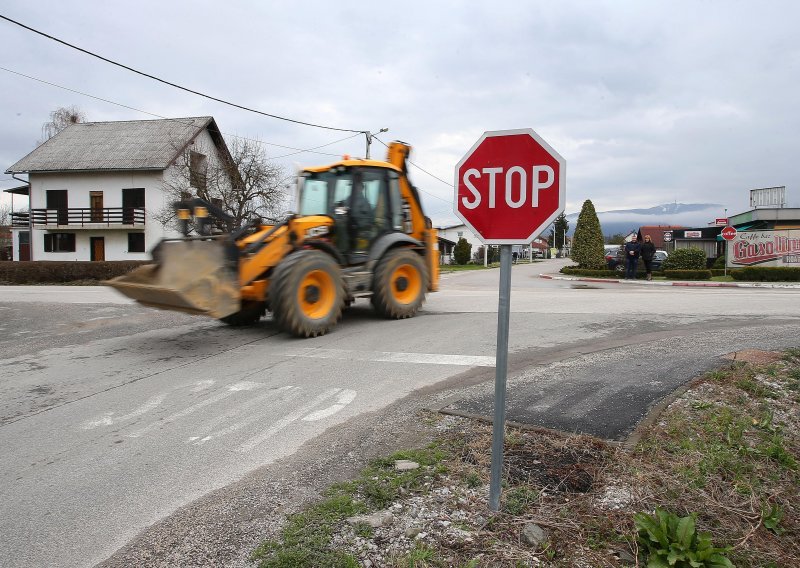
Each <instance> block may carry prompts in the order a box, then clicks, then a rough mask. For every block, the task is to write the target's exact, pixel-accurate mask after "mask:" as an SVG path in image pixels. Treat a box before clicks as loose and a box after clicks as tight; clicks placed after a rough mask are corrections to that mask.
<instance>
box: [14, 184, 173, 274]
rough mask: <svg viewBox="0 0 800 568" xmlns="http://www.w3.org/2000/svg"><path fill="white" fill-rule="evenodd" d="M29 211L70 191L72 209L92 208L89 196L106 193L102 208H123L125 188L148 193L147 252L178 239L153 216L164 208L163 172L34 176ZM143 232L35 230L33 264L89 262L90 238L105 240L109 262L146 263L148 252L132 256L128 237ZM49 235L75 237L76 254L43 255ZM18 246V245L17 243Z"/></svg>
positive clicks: (32, 243) (126, 229) (70, 228)
mask: <svg viewBox="0 0 800 568" xmlns="http://www.w3.org/2000/svg"><path fill="white" fill-rule="evenodd" d="M29 179H30V185H31V189H30V208H31V209H44V208H46V207H47V191H48V190H57V189H65V190H67V192H68V193H67V206H68V207H69V208H89V206H90V201H89V193H90V192H91V191H102V192H103V207H104V208H108V207H122V190H123V189H125V188H139V187H142V188H144V189H145V211H146V219H145V224H144V227H143V229H144V233H145V249H146V250H147V251H150V250H151V249H152V248H153V247H154V246H155V245H156V243H157V242H158V241H159V240H161V239H162V238H164V237H166V236H177V235H178V234H177V232H175V231H171V230H168V229H165V228H164V227H163V226H162V225H161V224H160V223H159V222H158V221H156V220H155V219H154V218H153V215H154V214H155V213H156V212H157V211H159V210H161V209H162V208H163V207H164V206H165V205H167V204H166V203H165V196H164V193H163V191H162V179H163V172H161V171H124V172H74V173H72V172H59V173H31V174H30V176H29ZM141 231H142V228H139V227H137V228H135V229H133V228H119V226H117V228H106V229H104V228H100V227H97V226H96V225H95V226H93V228H91V229H86V228H80V227H78V228H76V227H74V226H61V227H58V228H55V227H50V228H47V229H45V228H43V227H36V228H34V229H33V230H32V231H31V260H90V258H91V255H90V249H89V245H90V238H91V237H99V236H102V237H104V238H105V258H106V260H146V259H148V258H150V255H149V252H144V253H129V252H128V233H129V232H141ZM46 233H75V252H49V253H48V252H44V235H45V234H46ZM15 244H16V243H15Z"/></svg>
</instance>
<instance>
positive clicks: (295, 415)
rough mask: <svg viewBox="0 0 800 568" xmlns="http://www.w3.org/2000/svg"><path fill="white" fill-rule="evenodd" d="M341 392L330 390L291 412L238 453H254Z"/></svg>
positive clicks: (240, 447) (250, 441)
mask: <svg viewBox="0 0 800 568" xmlns="http://www.w3.org/2000/svg"><path fill="white" fill-rule="evenodd" d="M340 391H341V389H329V390H327V391H325V392H323V393H322V394H320V395H319V396H317V397H316V398H314V400H312V401H311V402H309V403H308V404H306V405H304V406H301V407H300V408H298V409H297V410H295V411H294V412H291V413H289V414H287V415H286V416H284V417H283V418H281V419H280V420H277V421H276V422H275V423H274V424H273V425H272V426H270V427H269V428H267V430H265V431H264V432H263V433H261V434H259V435H258V436H255V437H253V438H250V439H249V440H248V441H247V442H245V443H244V444H242V445H241V446H239V448H238V451H239V452H242V453H247V452H251V451H253V450H254V449H255V448H256V447H257V446H259V445H261V444H263V443H264V442H266V441H267V440H268V439H269V438H271V437H272V436H274V435H275V434H277V433H278V432H280V431H281V430H283V429H284V428H286V427H287V426H288V425H289V424H291V423H292V422H294V421H296V420H299V419H300V418H302V417H303V416H305V415H306V414H308V413H309V412H310V411H311V410H312V409H313V408H314V407H315V406H317V405H318V404H321V403H323V402H325V400H326V399H329V398H331V397H333V396H336V394H337V393H338V392H340Z"/></svg>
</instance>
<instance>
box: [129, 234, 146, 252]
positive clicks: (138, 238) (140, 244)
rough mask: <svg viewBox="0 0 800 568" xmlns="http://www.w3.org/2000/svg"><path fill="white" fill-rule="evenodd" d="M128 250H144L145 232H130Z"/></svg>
mask: <svg viewBox="0 0 800 568" xmlns="http://www.w3.org/2000/svg"><path fill="white" fill-rule="evenodd" d="M128 252H144V233H128Z"/></svg>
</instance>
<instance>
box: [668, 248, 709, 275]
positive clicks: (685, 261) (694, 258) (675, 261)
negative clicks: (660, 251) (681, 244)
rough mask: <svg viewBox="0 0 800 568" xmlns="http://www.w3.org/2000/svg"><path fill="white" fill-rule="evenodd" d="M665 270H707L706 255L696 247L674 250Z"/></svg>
mask: <svg viewBox="0 0 800 568" xmlns="http://www.w3.org/2000/svg"><path fill="white" fill-rule="evenodd" d="M663 268H664V270H665V271H667V270H703V269H705V268H706V253H705V252H703V250H702V249H699V248H696V247H690V248H685V249H677V250H674V251H672V252H671V253H670V255H669V256H668V257H667V259H666V260H665V261H664V265H663Z"/></svg>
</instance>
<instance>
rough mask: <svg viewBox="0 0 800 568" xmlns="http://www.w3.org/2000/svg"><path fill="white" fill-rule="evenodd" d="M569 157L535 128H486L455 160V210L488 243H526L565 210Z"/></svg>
mask: <svg viewBox="0 0 800 568" xmlns="http://www.w3.org/2000/svg"><path fill="white" fill-rule="evenodd" d="M565 176H566V161H565V160H564V158H562V157H561V156H560V155H559V154H558V152H556V151H555V150H554V149H553V148H551V147H550V145H549V144H548V143H547V142H545V141H544V140H543V139H542V138H541V137H540V136H539V135H538V134H536V132H534V131H533V130H531V129H529V128H526V129H521V130H498V131H492V132H485V133H484V134H483V136H481V138H480V140H478V141H477V142H476V143H475V145H474V146H473V147H472V148H471V149H470V151H469V152H467V154H466V155H465V156H464V157H463V158H462V159H461V161H460V162H459V163H458V165H457V166H456V172H455V187H456V191H455V204H454V209H455V213H456V215H457V216H458V218H459V219H461V220H462V221H464V224H466V225H467V226H468V227H469V228H470V229H472V231H473V232H474V233H475V234H476V235H478V237H480V239H481V240H482V241H483V242H484V243H486V244H494V245H511V244H528V243H530V242H531V241H532V240H533V239H535V238H536V237H538V236H539V235H540V234H541V232H542V231H543V230H544V229H545V228H547V227H548V226H549V225H550V223H552V222H553V221H554V220H555V218H556V217H558V216H559V215H560V214H561V212H563V211H564V205H565V201H566V197H565V195H566V179H565Z"/></svg>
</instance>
